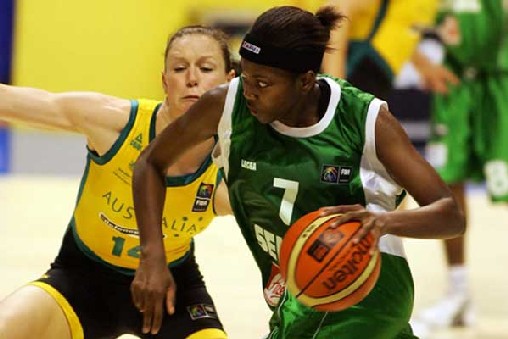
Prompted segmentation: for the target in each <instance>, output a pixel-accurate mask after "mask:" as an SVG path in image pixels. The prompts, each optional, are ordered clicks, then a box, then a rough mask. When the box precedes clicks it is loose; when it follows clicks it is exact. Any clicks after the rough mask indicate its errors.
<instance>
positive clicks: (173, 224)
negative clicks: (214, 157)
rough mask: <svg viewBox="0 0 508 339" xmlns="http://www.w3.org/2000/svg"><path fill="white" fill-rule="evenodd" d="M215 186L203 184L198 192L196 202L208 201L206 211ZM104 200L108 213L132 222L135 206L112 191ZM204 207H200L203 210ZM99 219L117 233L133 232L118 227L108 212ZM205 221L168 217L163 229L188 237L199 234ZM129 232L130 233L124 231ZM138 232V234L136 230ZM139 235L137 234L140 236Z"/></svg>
mask: <svg viewBox="0 0 508 339" xmlns="http://www.w3.org/2000/svg"><path fill="white" fill-rule="evenodd" d="M208 186H211V187H208ZM213 186H214V185H212V184H201V187H200V189H199V190H198V193H197V197H196V200H200V201H201V200H202V201H206V206H205V207H204V210H206V207H207V206H208V203H209V201H210V199H211V197H212V195H213ZM102 198H103V199H104V201H105V203H106V205H107V206H108V207H109V209H108V211H107V212H108V213H111V212H113V213H114V214H115V215H117V216H118V215H120V217H122V218H123V219H125V220H130V219H132V218H133V217H134V206H132V205H129V204H127V203H125V202H123V201H121V200H120V199H119V198H118V197H116V196H115V195H114V194H113V192H112V191H108V192H106V193H104V194H103V195H102ZM201 207H202V206H199V208H201ZM194 208H196V203H195V204H194ZM99 218H100V219H101V221H102V222H103V223H105V224H106V225H108V226H109V227H112V228H114V229H116V230H117V231H119V232H121V233H123V234H127V233H129V232H130V231H131V230H133V229H131V228H127V227H123V226H120V225H118V223H115V222H113V221H111V218H108V217H107V216H106V212H100V213H99ZM202 220H203V217H199V218H197V223H194V222H190V221H189V218H188V217H186V216H183V217H181V218H179V219H169V220H168V219H167V218H166V216H163V217H162V228H163V229H168V230H171V231H173V232H172V233H173V234H171V235H172V236H173V237H176V238H177V237H180V235H182V233H186V234H188V235H191V236H192V235H194V234H196V233H198V230H200V229H201V228H203V227H204V225H199V224H200V223H201V222H202ZM122 229H125V230H129V231H125V233H124V231H123V230H122ZM136 232H138V231H137V230H136ZM138 234H139V233H136V235H138Z"/></svg>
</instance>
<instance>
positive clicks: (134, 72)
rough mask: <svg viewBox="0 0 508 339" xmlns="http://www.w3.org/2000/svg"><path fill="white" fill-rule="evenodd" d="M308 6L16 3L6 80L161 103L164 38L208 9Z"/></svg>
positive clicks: (115, 0) (210, 0)
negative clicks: (9, 72) (9, 70)
mask: <svg viewBox="0 0 508 339" xmlns="http://www.w3.org/2000/svg"><path fill="white" fill-rule="evenodd" d="M308 3H311V1H309V0H300V1H296V0H293V1H269V0H240V1H239V0H222V1H216V0H86V1H85V0H71V1H69V0H18V1H17V20H16V39H15V47H14V53H15V57H14V62H13V82H14V84H17V85H22V86H32V87H39V88H44V89H47V90H50V91H67V90H93V91H99V92H103V93H108V94H112V95H117V96H122V97H148V98H156V99H157V98H161V96H162V91H161V89H160V71H161V69H162V65H163V52H164V48H165V43H166V39H167V36H168V34H169V33H171V32H173V31H175V30H176V29H178V28H179V27H180V26H182V25H185V24H188V23H189V17H190V16H192V14H193V13H194V14H195V13H200V12H206V10H207V9H209V10H220V11H223V12H224V13H227V12H232V11H239V10H241V11H246V10H249V11H253V12H254V13H255V14H259V13H261V11H263V10H265V9H267V8H269V7H272V6H275V5H285V4H297V5H300V6H304V5H307V4H308Z"/></svg>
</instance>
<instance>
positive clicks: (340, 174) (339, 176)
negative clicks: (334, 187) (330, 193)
mask: <svg viewBox="0 0 508 339" xmlns="http://www.w3.org/2000/svg"><path fill="white" fill-rule="evenodd" d="M352 175H353V168H352V167H351V166H336V165H323V167H322V169H321V182H323V183H326V184H347V183H349V182H350V181H351V177H352Z"/></svg>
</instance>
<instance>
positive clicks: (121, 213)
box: [74, 100, 218, 269]
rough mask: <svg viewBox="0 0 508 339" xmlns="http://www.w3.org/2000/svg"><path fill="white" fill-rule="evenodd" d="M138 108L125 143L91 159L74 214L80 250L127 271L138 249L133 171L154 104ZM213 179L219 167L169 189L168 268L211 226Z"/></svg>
mask: <svg viewBox="0 0 508 339" xmlns="http://www.w3.org/2000/svg"><path fill="white" fill-rule="evenodd" d="M138 102H139V107H138V109H137V113H136V115H135V118H134V121H133V125H132V126H131V127H132V128H131V129H130V130H129V131H128V134H127V135H126V137H125V135H121V136H120V139H119V141H117V143H115V145H114V146H113V148H112V149H111V150H110V151H109V152H108V153H106V154H105V155H104V156H103V157H101V158H99V160H96V161H95V160H94V159H93V157H92V156H91V155H90V156H89V158H90V160H89V165H88V171H87V173H85V175H84V177H83V180H82V183H81V194H80V197H79V200H78V203H77V206H76V208H75V210H74V225H75V234H76V235H77V237H78V245H79V246H80V247H81V248H82V249H83V250H84V251H85V252H87V253H89V254H91V255H92V256H95V257H98V258H99V260H102V261H105V262H106V263H109V264H111V265H114V266H116V267H120V268H128V269H136V268H137V267H138V263H139V249H140V248H139V231H138V229H137V225H136V219H135V216H134V207H133V206H134V204H133V197H132V186H131V180H132V169H133V164H134V162H135V161H136V159H137V158H138V156H139V154H140V152H141V151H142V150H143V149H144V148H145V147H146V146H147V145H148V143H149V141H150V140H149V139H150V125H151V121H152V116H153V114H154V111H155V110H156V108H157V104H158V102H156V101H149V100H139V101H138ZM131 123H132V121H130V122H129V124H131ZM154 123H155V120H154ZM129 124H128V126H129ZM122 137H124V139H123V140H122ZM115 152H116V153H115ZM109 158H111V159H109ZM108 159H109V160H108ZM100 162H105V163H103V164H101V163H100ZM217 174H218V169H217V167H216V166H215V165H213V164H210V165H209V166H208V167H207V168H206V170H205V171H203V173H202V174H201V175H200V176H199V177H197V178H195V180H193V181H191V182H190V183H188V184H185V185H181V186H168V187H167V190H166V203H165V206H164V218H163V224H162V233H163V237H164V240H163V241H164V246H165V248H166V257H167V260H168V263H171V262H174V261H176V260H178V259H180V258H182V257H184V256H185V254H186V253H187V252H188V251H189V249H190V248H191V241H192V237H193V236H194V235H196V234H197V233H199V232H201V231H202V230H203V229H205V228H206V227H207V226H208V225H209V223H210V222H211V220H212V218H213V216H214V212H213V196H214V189H215V188H216V184H217ZM196 208H197V209H198V210H200V211H196ZM193 210H194V211H193Z"/></svg>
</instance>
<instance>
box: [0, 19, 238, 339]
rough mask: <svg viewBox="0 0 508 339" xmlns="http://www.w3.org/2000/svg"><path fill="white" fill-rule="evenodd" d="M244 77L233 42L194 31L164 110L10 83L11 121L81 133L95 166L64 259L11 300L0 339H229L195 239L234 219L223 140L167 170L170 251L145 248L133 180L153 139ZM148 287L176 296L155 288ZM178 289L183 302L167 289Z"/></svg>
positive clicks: (173, 57)
mask: <svg viewBox="0 0 508 339" xmlns="http://www.w3.org/2000/svg"><path fill="white" fill-rule="evenodd" d="M233 76H234V71H232V70H231V63H230V55H229V50H228V47H227V43H226V39H225V37H224V35H223V34H222V33H221V32H219V31H217V30H214V29H210V28H206V27H199V26H193V27H186V28H183V29H181V30H179V31H178V32H177V33H176V34H175V35H173V36H172V37H171V38H170V39H169V41H168V44H167V47H166V53H165V65H164V71H163V73H162V83H163V87H164V90H165V93H166V98H165V100H164V101H163V102H156V101H150V100H126V99H121V98H116V97H111V96H107V95H102V94H99V93H84V92H81V93H78V92H72V93H71V92H69V93H59V94H54V93H49V92H47V91H44V90H39V89H33V88H21V87H13V86H7V85H0V119H2V120H10V121H18V122H21V123H24V124H27V125H34V126H44V127H50V128H58V129H61V130H67V131H73V132H77V133H82V134H84V135H85V136H86V138H87V141H88V157H87V165H86V167H85V170H84V175H83V178H82V181H81V186H80V190H79V193H78V199H77V203H76V207H75V210H74V213H73V216H72V218H71V220H70V223H69V227H68V229H67V232H66V233H65V235H64V238H63V241H62V246H61V248H60V252H59V254H58V256H57V258H56V259H55V261H54V262H53V263H52V264H51V268H50V269H49V270H48V271H47V272H46V274H44V275H43V276H42V277H41V278H40V279H38V280H37V281H35V282H32V283H30V284H28V285H26V286H23V287H22V288H20V289H19V290H17V291H16V292H14V293H13V294H11V295H10V296H8V297H6V298H5V299H4V300H2V301H1V302H0V338H2V339H3V338H9V339H20V338H23V339H24V338H26V339H28V338H30V339H32V338H38V339H44V338H48V339H55V338H58V339H67V338H73V339H79V338H116V337H118V336H120V335H122V334H124V333H131V334H135V335H138V336H140V337H142V338H148V337H149V338H171V339H184V338H189V339H200V338H213V339H220V338H226V335H225V333H224V330H223V326H222V324H221V322H220V320H219V318H218V315H217V312H216V310H215V307H214V305H213V301H212V299H211V297H210V295H209V294H208V292H207V291H206V287H205V284H204V282H203V278H202V276H201V273H200V272H199V269H198V266H197V264H196V261H195V257H194V250H193V240H192V239H193V236H194V235H195V234H197V233H199V232H201V231H202V230H203V229H204V228H206V227H207V226H208V224H209V223H210V221H211V220H212V218H213V216H214V214H216V213H221V214H224V213H227V212H228V211H229V205H228V201H227V194H226V193H225V191H222V188H221V178H220V176H219V174H218V170H217V168H216V167H215V166H214V165H213V164H212V162H211V160H210V153H211V150H212V148H213V146H214V144H215V141H214V140H213V139H209V140H207V141H206V142H204V143H201V144H199V145H197V146H196V147H195V148H194V149H193V150H191V151H190V152H188V153H186V154H185V155H184V156H183V157H182V158H181V159H180V161H179V162H178V164H176V166H173V167H172V168H171V169H169V171H168V172H167V176H166V178H165V187H166V196H167V200H169V201H167V203H166V205H165V210H164V216H163V218H162V220H161V222H160V223H159V225H161V227H160V229H159V231H160V233H162V244H161V245H162V246H161V248H162V251H161V252H157V251H152V250H151V249H146V248H144V247H143V245H144V243H145V239H144V238H143V236H144V234H140V233H139V230H138V228H137V224H136V218H135V216H134V207H133V198H132V186H131V176H132V167H133V164H134V162H135V161H136V159H137V158H138V156H139V154H140V153H141V152H142V151H143V149H144V148H145V147H146V146H147V145H148V143H149V142H150V140H152V139H153V138H154V137H155V136H156V135H157V134H158V133H159V132H160V131H162V129H164V127H165V126H167V125H168V124H169V123H170V122H171V121H173V120H174V119H176V118H177V117H179V116H180V115H182V114H183V113H184V112H185V111H186V110H187V109H188V108H189V107H190V106H191V105H192V104H193V103H194V102H195V101H196V100H198V98H199V97H200V96H201V95H202V94H203V93H204V92H206V91H207V90H208V89H210V88H213V87H215V86H217V85H220V84H222V83H226V82H227V81H229V80H230V79H231V78H232V77H233ZM160 233H159V234H160ZM140 237H141V239H142V241H143V242H142V243H140ZM150 253H151V255H150ZM161 260H164V262H165V263H166V265H165V266H167V267H168V268H169V269H170V270H171V273H172V275H171V274H170V273H169V269H168V270H166V272H153V270H152V267H155V265H153V263H154V262H155V263H160V261H161ZM138 266H139V267H138ZM147 277H150V278H151V279H156V280H158V282H160V281H163V282H164V284H165V285H164V286H166V288H165V289H163V290H161V289H158V290H155V289H154V288H153V280H150V279H149V278H147ZM172 278H174V280H173V279H172ZM174 284H177V285H178V290H177V291H176V293H174V292H171V291H174V290H173V289H169V288H167V287H168V286H170V285H174ZM158 286H159V285H158ZM167 291H170V292H171V293H167ZM141 292H144V293H146V294H148V295H151V296H153V297H154V298H155V297H158V298H159V299H157V300H162V298H161V296H164V299H165V300H166V303H165V304H167V307H166V305H163V304H162V302H160V303H159V304H156V305H154V307H153V308H148V307H147V302H146V300H144V299H143V298H140V297H139V296H140V295H141V294H140V293H141ZM152 304H153V303H152Z"/></svg>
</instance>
